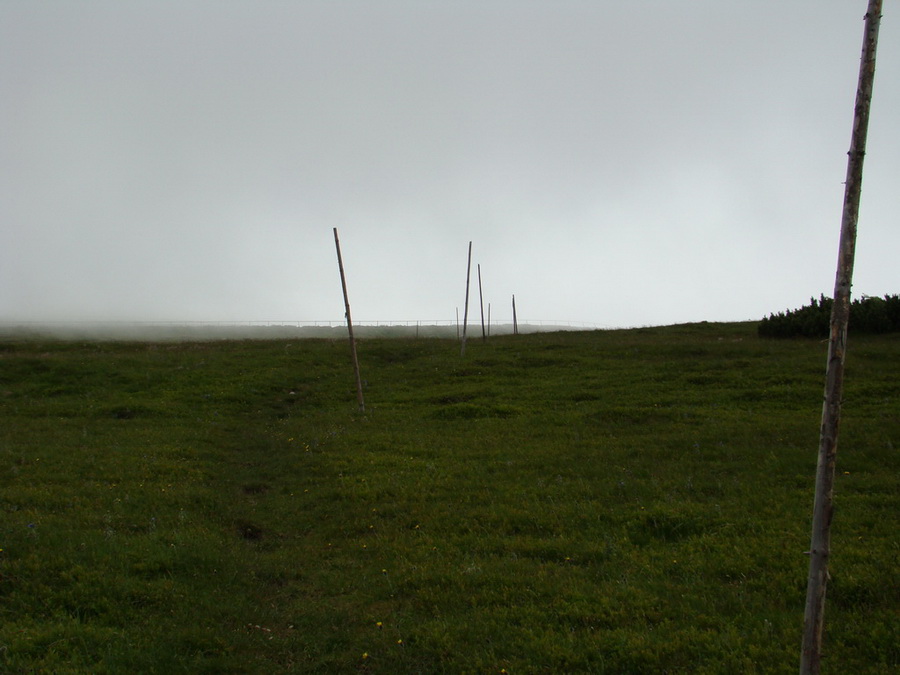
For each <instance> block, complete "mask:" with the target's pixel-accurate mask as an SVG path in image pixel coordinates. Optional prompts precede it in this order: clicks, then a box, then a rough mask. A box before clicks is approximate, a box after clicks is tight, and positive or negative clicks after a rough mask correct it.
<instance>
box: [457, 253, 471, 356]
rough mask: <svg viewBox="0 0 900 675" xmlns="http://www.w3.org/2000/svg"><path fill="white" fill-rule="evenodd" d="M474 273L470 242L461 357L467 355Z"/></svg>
mask: <svg viewBox="0 0 900 675" xmlns="http://www.w3.org/2000/svg"><path fill="white" fill-rule="evenodd" d="M471 273H472V242H471V241H470V242H469V261H468V263H466V305H465V309H463V334H462V347H460V350H459V355H460V356H465V355H466V325H467V323H468V321H469V277H470V275H471Z"/></svg>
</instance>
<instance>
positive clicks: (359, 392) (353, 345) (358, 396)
mask: <svg viewBox="0 0 900 675" xmlns="http://www.w3.org/2000/svg"><path fill="white" fill-rule="evenodd" d="M334 247H335V249H337V259H338V269H339V270H340V272H341V288H343V290H344V312H345V316H346V317H347V332H348V333H349V334H350V356H351V357H352V358H353V372H354V373H355V375H356V400H357V401H358V402H359V411H360V412H365V411H366V403H365V401H364V400H363V390H362V379H360V376H359V359H357V357H356V339H355V338H354V337H353V320H352V319H351V318H350V298H349V296H348V295H347V278H346V277H345V276H344V260H343V258H341V242H340V241H339V240H338V231H337V228H334Z"/></svg>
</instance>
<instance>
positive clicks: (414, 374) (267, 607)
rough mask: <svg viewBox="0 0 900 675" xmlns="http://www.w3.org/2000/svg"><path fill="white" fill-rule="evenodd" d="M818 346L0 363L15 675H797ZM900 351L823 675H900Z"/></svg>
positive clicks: (869, 346)
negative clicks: (358, 374) (360, 384)
mask: <svg viewBox="0 0 900 675" xmlns="http://www.w3.org/2000/svg"><path fill="white" fill-rule="evenodd" d="M825 350H826V345H825V344H824V343H821V342H819V341H806V340H792V341H765V340H760V339H758V338H757V337H756V327H755V324H749V323H748V324H698V325H688V326H673V327H666V328H655V329H639V330H629V331H609V332H583V333H547V334H535V335H526V336H516V337H513V336H507V337H498V338H494V339H491V340H489V341H488V342H487V343H483V342H482V341H481V340H480V339H479V340H470V341H469V344H468V349H467V354H466V358H465V359H461V358H460V356H459V348H458V345H457V343H456V342H455V341H452V340H434V339H427V340H426V339H422V340H413V339H396V340H389V339H385V340H363V341H362V342H361V343H360V345H359V356H360V362H361V367H362V371H363V378H364V379H365V380H366V382H365V396H366V404H367V410H366V413H365V414H362V413H359V412H358V411H357V405H356V398H355V387H354V383H353V373H352V368H351V366H350V361H349V349H348V346H347V343H346V341H331V340H293V341H285V340H271V341H213V342H190V343H141V342H129V343H124V342H101V341H98V342H87V341H79V342H63V341H52V340H43V341H21V342H17V341H14V340H6V341H3V342H0V504H2V520H0V548H2V551H0V611H2V620H0V670H2V671H3V672H9V673H31V672H47V673H137V672H139V673H161V674H166V675H168V674H170V673H192V674H193V673H273V672H297V673H358V672H366V673H384V674H393V673H465V672H470V673H503V672H506V673H510V674H519V673H793V672H796V671H797V669H798V664H799V644H800V629H801V625H802V614H803V603H804V597H805V588H806V571H807V564H808V561H807V558H806V556H805V555H804V551H805V550H806V549H807V548H808V540H809V523H810V514H811V509H812V496H813V478H814V472H815V461H816V452H817V448H818V427H819V422H820V416H821V403H822V391H823V387H824V368H825ZM898 445H900V338H898V336H896V335H894V336H886V337H853V335H852V332H851V340H850V351H849V356H848V362H847V381H846V387H845V402H844V421H843V424H842V429H841V438H840V449H839V452H838V472H839V480H838V482H837V487H836V517H835V521H834V525H833V554H832V560H831V574H832V579H831V582H830V585H829V591H828V593H829V594H828V604H827V608H826V638H825V647H826V649H825V658H824V668H825V671H826V672H829V673H856V674H859V673H892V672H897V670H898V668H900V646H898V645H900V612H898V608H900V582H898V576H897V571H896V568H897V560H898V558H900V537H898V532H900V457H898V451H897V447H898Z"/></svg>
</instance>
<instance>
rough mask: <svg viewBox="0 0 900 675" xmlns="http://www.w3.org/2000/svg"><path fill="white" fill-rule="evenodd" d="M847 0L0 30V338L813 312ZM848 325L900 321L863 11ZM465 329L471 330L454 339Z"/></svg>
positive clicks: (333, 9)
mask: <svg viewBox="0 0 900 675" xmlns="http://www.w3.org/2000/svg"><path fill="white" fill-rule="evenodd" d="M866 4H867V3H866V1H865V0H786V1H785V0H777V1H776V0H745V1H743V2H736V1H733V2H723V1H722V0H680V1H676V0H631V1H629V2H611V1H605V0H583V1H575V0H553V1H552V2H551V1H550V0H546V1H544V2H529V1H528V0H515V1H513V0H505V1H499V0H498V1H492V0H473V1H466V0H444V1H442V2H437V1H429V0H416V1H407V2H400V1H396V0H378V1H371V0H366V1H354V0H322V1H303V0H294V1H287V0H284V1H274V0H252V1H250V0H248V1H236V0H214V1H213V0H210V1H205V2H204V1H197V0H169V1H166V0H153V1H146V2H145V1H140V0H128V1H122V0H114V1H109V2H101V1H98V0H84V1H79V2H76V1H74V0H73V1H68V2H66V1H57V2H49V1H46V2H25V1H21V0H0V320H72V319H83V320H94V319H127V320H131V319H134V320H172V321H185V320H298V321H299V320H327V319H335V320H339V319H341V318H342V316H343V298H342V295H341V287H340V277H339V275H338V269H337V260H336V255H335V250H334V239H333V233H332V228H334V227H337V228H338V230H339V233H340V238H341V245H342V249H343V257H344V264H345V268H346V272H347V277H348V284H349V291H350V301H351V306H352V310H353V316H354V318H355V319H357V320H360V321H366V320H379V321H387V320H427V319H453V318H454V317H455V312H456V310H457V308H459V311H460V312H462V308H463V303H464V300H465V275H466V251H467V248H468V242H469V241H470V240H472V241H473V242H474V244H473V271H472V277H473V289H474V290H473V293H474V295H473V300H472V302H473V303H474V306H475V311H476V312H477V288H476V287H475V286H474V281H475V278H476V277H475V264H476V263H480V264H481V268H482V280H483V284H484V301H485V303H486V304H487V303H491V308H492V317H493V318H494V319H496V320H509V318H510V317H511V309H510V298H511V296H512V295H513V294H515V296H516V304H517V309H518V315H519V319H520V320H528V319H541V320H561V321H584V322H593V323H596V324H600V325H604V326H633V325H648V324H667V323H680V322H686V321H698V320H710V321H731V320H745V319H758V318H761V317H762V316H764V315H767V314H768V313H770V312H772V311H777V310H781V309H785V308H788V307H798V306H800V305H802V304H804V303H806V302H807V301H808V300H809V298H810V296H813V295H815V296H818V295H819V294H820V293H825V294H826V295H830V294H831V292H832V289H833V286H834V274H835V263H836V259H837V245H838V233H839V231H840V218H841V206H842V200H843V181H844V177H845V174H846V164H847V150H848V149H849V144H850V131H851V121H852V117H853V101H854V96H855V91H856V84H857V76H858V72H859V57H860V50H861V45H862V35H863V15H864V14H865V10H866ZM886 5H887V6H886V10H885V11H886V14H885V16H884V19H883V21H882V26H881V34H880V42H879V52H878V66H877V75H876V79H875V92H874V98H873V105H872V116H871V122H870V126H869V145H868V153H867V156H866V164H865V172H864V181H863V194H862V207H861V212H860V224H859V239H858V246H857V258H856V270H855V276H854V281H855V283H854V295H855V296H859V295H860V294H862V293H866V294H871V295H883V294H885V293H896V292H900V272H898V270H900V264H898V259H900V223H898V214H900V188H898V185H900V125H898V123H897V120H898V119H900V13H898V14H896V15H893V14H890V11H891V10H892V9H896V8H895V7H893V6H891V5H890V3H886ZM471 311H472V310H471V309H470V312H471Z"/></svg>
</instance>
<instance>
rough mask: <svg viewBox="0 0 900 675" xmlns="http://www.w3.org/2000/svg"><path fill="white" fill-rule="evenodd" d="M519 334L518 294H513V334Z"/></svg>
mask: <svg viewBox="0 0 900 675" xmlns="http://www.w3.org/2000/svg"><path fill="white" fill-rule="evenodd" d="M518 334H519V322H518V320H517V319H516V296H515V295H513V335H518Z"/></svg>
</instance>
